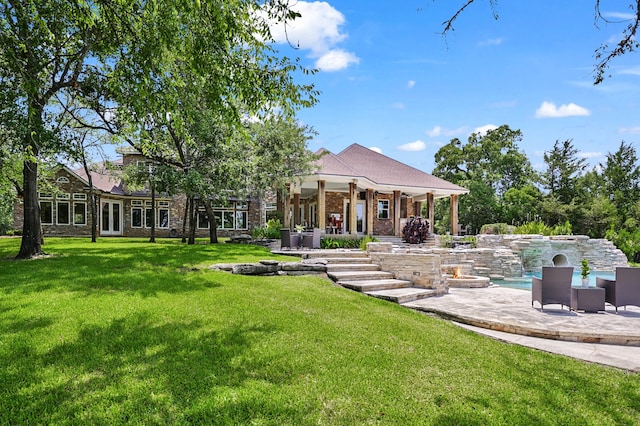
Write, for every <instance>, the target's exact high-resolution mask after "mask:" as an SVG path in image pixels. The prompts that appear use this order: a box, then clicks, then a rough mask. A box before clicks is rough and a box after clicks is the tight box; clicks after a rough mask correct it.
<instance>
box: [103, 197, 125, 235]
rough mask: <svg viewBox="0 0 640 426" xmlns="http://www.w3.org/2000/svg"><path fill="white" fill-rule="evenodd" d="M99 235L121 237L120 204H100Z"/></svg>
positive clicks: (107, 202)
mask: <svg viewBox="0 0 640 426" xmlns="http://www.w3.org/2000/svg"><path fill="white" fill-rule="evenodd" d="M100 235H122V202H121V201H113V200H102V201H101V202H100Z"/></svg>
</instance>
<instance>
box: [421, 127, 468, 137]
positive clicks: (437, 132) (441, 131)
mask: <svg viewBox="0 0 640 426" xmlns="http://www.w3.org/2000/svg"><path fill="white" fill-rule="evenodd" d="M463 132H464V127H459V128H457V129H446V128H444V127H440V126H434V127H433V129H431V130H427V131H426V133H427V136H429V137H430V138H437V137H438V136H455V135H459V134H461V133H463Z"/></svg>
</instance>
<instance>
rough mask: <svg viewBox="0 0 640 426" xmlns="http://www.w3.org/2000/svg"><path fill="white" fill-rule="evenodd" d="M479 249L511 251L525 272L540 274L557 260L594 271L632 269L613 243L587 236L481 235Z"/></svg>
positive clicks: (479, 236)
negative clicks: (583, 264) (585, 265)
mask: <svg viewBox="0 0 640 426" xmlns="http://www.w3.org/2000/svg"><path fill="white" fill-rule="evenodd" d="M477 241H478V248H485V249H492V250H504V249H508V250H510V251H512V252H513V253H515V254H516V255H517V256H518V257H519V258H520V259H522V267H523V270H524V271H525V272H538V271H540V270H541V269H542V267H543V266H554V258H555V259H559V260H564V259H565V258H566V261H567V263H568V264H569V265H570V266H573V267H574V268H580V262H581V260H582V259H587V260H588V261H589V266H590V267H591V269H593V270H596V271H598V270H600V271H612V270H615V268H616V267H617V266H629V263H628V261H627V257H626V256H625V255H624V253H623V252H622V251H621V250H619V249H618V248H617V247H616V246H615V245H614V244H613V243H612V242H611V241H609V240H606V239H596V238H593V239H592V238H589V237H587V236H584V235H559V236H553V237H544V236H542V235H478V240H477Z"/></svg>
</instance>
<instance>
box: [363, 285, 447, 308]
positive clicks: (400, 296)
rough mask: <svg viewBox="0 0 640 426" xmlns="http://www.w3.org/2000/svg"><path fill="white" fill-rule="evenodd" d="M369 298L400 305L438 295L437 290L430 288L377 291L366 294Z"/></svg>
mask: <svg viewBox="0 0 640 426" xmlns="http://www.w3.org/2000/svg"><path fill="white" fill-rule="evenodd" d="M365 294H366V295H368V296H373V297H377V298H378V299H384V300H388V301H390V302H395V303H398V304H403V303H409V302H413V301H416V300H422V299H426V298H427V297H433V296H436V295H437V294H438V292H437V290H433V289H430V288H417V287H408V288H395V289H390V290H376V291H367V292H365Z"/></svg>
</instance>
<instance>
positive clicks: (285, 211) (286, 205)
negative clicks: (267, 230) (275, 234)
mask: <svg viewBox="0 0 640 426" xmlns="http://www.w3.org/2000/svg"><path fill="white" fill-rule="evenodd" d="M290 190H291V186H290V185H288V184H287V185H286V186H285V188H284V190H283V191H282V218H283V221H284V223H283V224H282V226H283V227H285V228H288V229H291V216H290V215H289V212H290V210H291V198H290V197H291V195H290V193H289V191H290Z"/></svg>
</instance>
